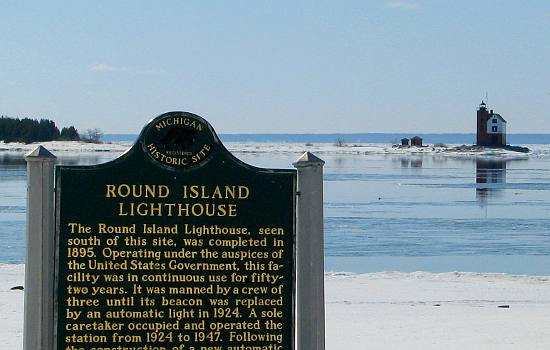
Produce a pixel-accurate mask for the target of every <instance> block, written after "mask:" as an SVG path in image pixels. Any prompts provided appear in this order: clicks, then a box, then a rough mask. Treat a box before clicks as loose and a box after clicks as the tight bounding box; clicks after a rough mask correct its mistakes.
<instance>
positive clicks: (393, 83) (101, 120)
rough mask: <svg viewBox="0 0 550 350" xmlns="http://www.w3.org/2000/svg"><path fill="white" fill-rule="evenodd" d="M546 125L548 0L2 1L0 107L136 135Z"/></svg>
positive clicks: (532, 129) (549, 118)
mask: <svg viewBox="0 0 550 350" xmlns="http://www.w3.org/2000/svg"><path fill="white" fill-rule="evenodd" d="M486 94H487V95H488V99H489V101H488V102H489V108H492V109H494V110H495V112H497V113H499V114H501V115H502V116H503V117H504V118H505V119H506V120H507V121H508V128H507V129H508V132H510V133H550V2H549V1H536V0H533V1H529V2H520V1H505V0H502V1H496V0H495V1H479V0H478V1H469V0H461V1H442V0H434V1H421V0H418V1H413V0H411V1H389V0H388V1H385V0H380V1H375V0H373V1H353V0H349V1H282V0H278V1H252V0H250V1H235V0H232V1H183V0H180V1H147V2H145V1H136V0H133V1H122V0H120V1H119V0H116V1H112V0H111V1H103V0H94V1H65V2H57V1H48V2H43V1H21V0H16V1H11V0H8V1H6V0H0V114H2V115H7V116H10V117H31V118H48V119H52V120H54V121H55V122H56V124H57V125H59V126H67V125H74V126H76V127H77V128H78V129H79V130H81V131H82V130H85V129H88V128H100V129H101V130H102V131H103V132H105V133H130V134H137V133H139V131H140V130H141V128H142V127H143V126H144V125H145V123H146V122H147V121H148V120H149V119H151V118H153V117H155V116H157V115H159V114H162V113H164V112H168V111H176V110H182V111H188V112H192V113H195V114H198V115H200V116H202V117H204V118H205V119H207V120H208V121H209V122H210V123H211V124H212V125H213V126H214V128H215V130H216V131H217V132H218V133H369V132H416V133H420V132H437V133H453V132H475V113H476V109H477V106H478V105H479V103H480V102H481V100H482V98H484V97H485V95H486Z"/></svg>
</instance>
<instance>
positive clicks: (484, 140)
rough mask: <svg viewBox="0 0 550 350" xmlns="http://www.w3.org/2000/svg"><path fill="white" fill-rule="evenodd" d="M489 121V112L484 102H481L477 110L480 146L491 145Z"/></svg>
mask: <svg viewBox="0 0 550 350" xmlns="http://www.w3.org/2000/svg"><path fill="white" fill-rule="evenodd" d="M487 120H489V111H487V105H486V104H485V102H484V101H481V104H480V105H479V108H478V110H477V142H476V144H477V145H478V146H486V145H488V144H489V135H487Z"/></svg>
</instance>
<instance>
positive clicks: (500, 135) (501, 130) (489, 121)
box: [476, 101, 506, 147]
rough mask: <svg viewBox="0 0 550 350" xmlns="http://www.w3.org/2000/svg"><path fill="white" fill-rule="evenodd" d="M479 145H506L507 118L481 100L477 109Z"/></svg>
mask: <svg viewBox="0 0 550 350" xmlns="http://www.w3.org/2000/svg"><path fill="white" fill-rule="evenodd" d="M476 144H477V145H478V146H493V147H494V146H496V147H498V146H506V120H504V118H503V117H502V116H501V115H500V114H497V113H494V112H493V110H492V109H491V110H490V111H489V110H487V105H486V104H485V102H484V101H481V104H480V105H479V108H478V110H477V142H476Z"/></svg>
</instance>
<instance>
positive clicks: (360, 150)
mask: <svg viewBox="0 0 550 350" xmlns="http://www.w3.org/2000/svg"><path fill="white" fill-rule="evenodd" d="M39 144H40V145H43V146H44V147H46V148H47V149H48V150H49V151H51V152H52V153H54V154H55V153H56V152H63V153H66V152H69V153H73V152H74V153H83V152H116V153H122V152H124V151H125V150H127V149H128V148H129V147H130V146H131V145H132V144H131V143H130V142H112V143H99V144H94V143H85V142H75V141H52V142H42V143H31V144H24V143H3V142H0V152H10V153H14V152H15V153H26V152H29V151H31V150H33V149H34V148H36V147H37V146H38V145H39ZM224 145H225V146H226V147H227V148H228V149H229V150H230V151H232V152H239V153H296V154H300V153H302V152H304V151H310V152H313V153H315V154H319V155H322V154H346V155H353V154H359V155H360V154H364V155H368V154H389V155H437V156H449V157H499V158H506V159H517V158H526V157H547V156H550V145H523V146H525V147H528V148H529V149H530V150H531V151H530V152H529V153H519V152H513V151H508V150H500V149H476V150H468V149H461V148H460V146H462V145H444V146H437V147H436V146H431V145H429V146H426V147H403V148H402V147H396V146H394V145H391V144H381V143H376V144H367V143H361V144H345V145H343V146H337V145H334V144H330V143H315V144H310V143H305V144H304V143H288V142H273V143H266V142H227V143H225V144H224Z"/></svg>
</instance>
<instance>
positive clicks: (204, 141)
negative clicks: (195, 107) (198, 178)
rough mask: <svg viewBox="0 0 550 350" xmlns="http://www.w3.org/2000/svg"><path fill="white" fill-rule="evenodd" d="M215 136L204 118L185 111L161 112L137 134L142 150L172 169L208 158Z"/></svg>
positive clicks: (189, 165)
mask: <svg viewBox="0 0 550 350" xmlns="http://www.w3.org/2000/svg"><path fill="white" fill-rule="evenodd" d="M215 140H216V137H215V135H214V131H213V130H212V127H211V126H210V125H209V124H208V122H207V121H206V120H204V119H203V118H201V117H199V116H198V115H195V114H192V113H188V112H168V113H164V114H161V115H160V116H158V117H157V118H155V119H153V120H152V121H151V122H150V123H149V124H148V125H147V126H146V127H145V129H144V130H143V133H142V136H141V141H142V145H143V148H144V152H145V153H147V154H148V155H149V156H150V157H151V158H152V159H153V160H154V161H155V162H158V163H160V164H162V165H164V166H168V167H171V168H176V169H181V168H187V167H191V166H195V165H199V164H200V163H203V162H204V161H206V160H208V158H209V157H210V155H211V153H212V149H213V147H214V143H215V142H216V141H215Z"/></svg>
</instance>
